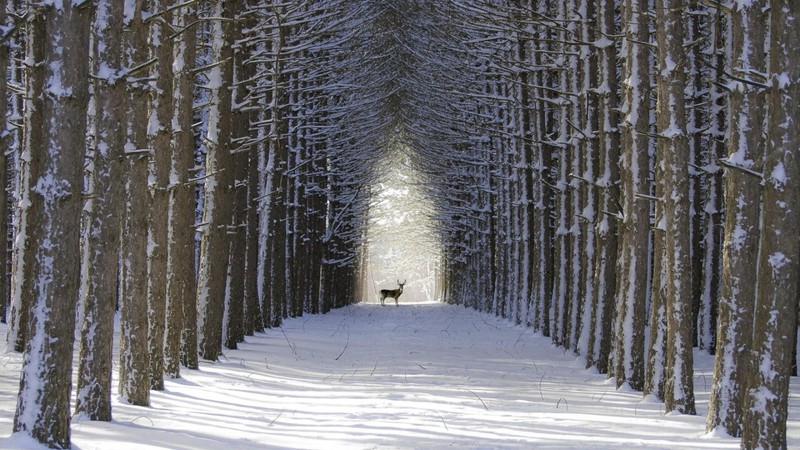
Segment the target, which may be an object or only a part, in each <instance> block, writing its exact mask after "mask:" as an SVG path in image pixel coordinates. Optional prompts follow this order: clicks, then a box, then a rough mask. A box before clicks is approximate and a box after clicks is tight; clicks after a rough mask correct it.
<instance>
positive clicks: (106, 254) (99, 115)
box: [75, 2, 126, 421]
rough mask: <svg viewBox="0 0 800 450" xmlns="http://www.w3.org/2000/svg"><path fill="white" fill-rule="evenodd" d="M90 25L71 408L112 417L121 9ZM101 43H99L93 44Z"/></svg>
mask: <svg viewBox="0 0 800 450" xmlns="http://www.w3.org/2000/svg"><path fill="white" fill-rule="evenodd" d="M95 14H96V15H95V24H94V33H95V38H94V54H93V60H94V67H93V72H94V80H95V81H94V102H95V111H96V112H95V128H96V129H97V132H96V133H95V158H94V199H92V200H91V202H92V208H91V211H90V213H89V214H90V216H89V230H88V255H89V257H88V264H89V267H87V272H88V278H87V280H86V281H87V285H86V287H85V288H84V289H85V290H84V298H83V310H84V318H83V327H82V330H81V349H80V362H79V364H80V368H79V369H78V385H77V392H78V398H77V403H76V407H75V410H76V412H79V413H84V414H86V415H88V416H89V418H90V419H91V420H103V421H109V420H111V374H112V364H113V363H112V361H113V357H112V349H113V337H114V314H115V313H116V309H117V280H118V276H119V264H118V262H119V251H120V245H119V243H120V233H119V230H120V224H121V219H122V214H121V208H120V207H119V205H120V204H122V203H123V202H124V199H125V190H124V187H125V185H124V184H123V183H120V180H122V179H124V178H125V176H126V175H125V152H124V150H123V145H124V143H125V129H124V128H123V125H122V124H123V123H125V114H124V113H125V105H124V103H121V102H120V99H124V98H125V95H126V94H125V81H124V79H118V78H117V77H118V76H119V75H120V74H121V73H122V70H123V67H122V36H121V34H120V33H119V30H120V29H122V15H123V8H122V4H121V3H119V2H100V3H99V4H98V7H97V12H96V13H95ZM99 43H102V45H98V44H99Z"/></svg>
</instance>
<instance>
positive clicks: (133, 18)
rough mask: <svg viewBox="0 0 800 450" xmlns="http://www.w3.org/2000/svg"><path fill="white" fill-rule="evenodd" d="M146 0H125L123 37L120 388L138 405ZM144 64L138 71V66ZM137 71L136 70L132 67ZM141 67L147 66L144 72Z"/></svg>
mask: <svg viewBox="0 0 800 450" xmlns="http://www.w3.org/2000/svg"><path fill="white" fill-rule="evenodd" d="M144 3H145V2H144V0H128V1H126V3H125V16H124V26H125V27H126V28H127V30H128V32H127V33H126V35H125V36H126V40H125V43H124V46H125V48H124V51H125V56H124V64H125V70H126V75H127V76H126V77H125V79H124V80H125V82H126V83H127V89H126V92H127V97H126V101H127V103H126V108H125V133H126V136H125V145H124V149H125V153H126V157H127V161H126V163H127V165H128V168H127V170H128V177H127V178H126V180H125V213H124V214H125V216H124V219H123V224H122V256H121V258H122V269H121V272H122V273H121V281H120V284H121V288H120V290H121V292H122V297H121V298H120V319H119V321H120V350H119V353H120V364H119V394H120V396H121V397H122V399H123V400H124V401H127V402H128V403H130V404H133V405H139V406H148V405H149V404H150V377H149V364H150V363H149V356H150V354H149V352H148V350H149V349H148V339H147V336H148V301H147V281H146V280H147V255H148V253H149V250H150V249H149V248H148V240H147V225H148V220H147V219H148V214H147V211H148V209H149V208H148V204H149V200H150V196H149V192H148V187H147V180H148V162H149V160H150V155H151V152H150V151H149V149H148V148H147V144H148V142H147V128H146V126H147V125H146V124H147V106H148V93H149V92H148V91H149V90H148V87H147V85H146V84H145V83H146V81H143V79H145V80H146V79H147V71H148V64H147V61H148V58H149V56H150V55H149V52H148V44H147V36H148V34H149V30H148V26H147V25H146V24H145V22H144V20H143V17H142V16H143V11H142V10H143V8H144ZM137 67H138V68H140V69H139V70H138V71H137V69H136V68H137ZM132 71H134V72H132ZM142 71H144V76H143V73H142Z"/></svg>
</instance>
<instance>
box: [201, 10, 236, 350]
mask: <svg viewBox="0 0 800 450" xmlns="http://www.w3.org/2000/svg"><path fill="white" fill-rule="evenodd" d="M238 4H239V2H224V1H222V0H214V1H213V2H212V3H211V11H210V12H211V15H212V16H213V17H220V18H222V19H223V20H216V21H214V22H213V23H212V24H211V36H210V40H211V41H210V46H211V59H212V61H213V64H214V65H213V66H212V67H211V69H210V70H209V73H208V84H207V85H206V88H207V89H208V91H209V106H208V107H209V112H208V131H207V133H206V136H205V144H206V177H207V178H206V180H205V196H204V198H203V200H204V206H203V220H202V223H203V228H202V230H201V238H200V239H201V240H200V266H199V270H198V274H197V308H198V327H199V331H198V340H199V352H200V356H201V357H202V358H203V359H205V360H209V361H215V360H216V359H217V356H219V353H220V351H221V350H222V326H223V313H224V306H225V289H226V285H227V283H226V282H227V274H228V261H229V257H228V254H229V252H230V236H229V234H228V233H229V231H230V227H231V225H232V219H233V189H234V186H233V184H234V182H235V179H234V164H233V154H232V153H231V151H232V150H233V148H232V144H231V122H230V120H231V118H230V112H231V95H232V93H231V80H232V78H233V42H232V37H233V26H234V25H233V21H232V20H231V19H233V18H234V12H235V9H236V7H237V6H238ZM224 19H228V20H224Z"/></svg>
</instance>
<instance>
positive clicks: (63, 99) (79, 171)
mask: <svg viewBox="0 0 800 450" xmlns="http://www.w3.org/2000/svg"><path fill="white" fill-rule="evenodd" d="M90 13H91V9H90V8H88V7H80V6H79V7H76V6H74V5H73V4H72V3H71V2H65V3H64V4H63V5H59V6H58V7H57V6H55V5H53V4H50V5H44V4H43V5H40V6H39V8H38V9H37V10H35V11H34V14H33V16H32V17H31V18H30V19H29V21H28V23H27V26H28V35H27V45H28V59H29V60H30V61H31V62H32V63H31V64H30V65H29V66H28V70H29V73H28V75H29V76H28V83H27V89H28V91H27V99H28V100H27V106H28V107H30V108H35V110H36V111H38V112H39V114H31V115H26V119H25V120H26V122H25V126H26V127H25V128H26V133H27V134H28V135H38V136H40V137H41V138H40V139H35V140H34V139H27V140H26V144H27V145H26V147H25V148H24V152H26V153H27V154H28V155H27V158H29V159H28V161H29V164H30V180H31V184H30V188H31V190H30V194H29V195H30V197H29V201H30V205H29V206H28V214H29V217H28V219H29V220H30V222H29V223H30V228H29V230H28V234H27V236H26V238H27V241H28V244H29V251H30V254H31V255H32V261H33V262H34V264H33V265H32V267H31V268H30V269H31V272H30V276H31V278H30V279H29V280H28V283H27V284H26V290H25V291H23V292H21V295H22V296H24V297H27V300H26V302H24V303H23V304H29V305H30V307H31V309H30V317H29V321H28V322H27V323H26V324H25V325H26V326H27V330H28V331H27V335H28V336H29V337H30V340H29V341H28V343H27V345H26V348H25V356H24V359H23V366H22V378H21V381H20V390H19V397H18V401H17V410H16V414H15V416H14V431H15V432H22V433H26V434H28V435H30V436H31V437H33V438H34V439H36V440H37V441H39V442H41V443H42V444H44V445H47V446H50V447H60V448H69V446H70V429H69V423H70V390H71V383H72V356H73V342H74V327H75V307H76V303H75V302H76V300H77V299H78V294H79V282H80V259H81V257H80V221H81V208H82V199H81V189H82V186H83V158H84V153H85V145H86V108H87V104H88V79H89V77H88V75H89V74H88V69H89V66H88V64H87V61H88V60H89V29H90V22H89V17H90ZM65 42H69V43H70V45H68V46H67V45H64V43H65Z"/></svg>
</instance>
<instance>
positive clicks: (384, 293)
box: [381, 280, 407, 306]
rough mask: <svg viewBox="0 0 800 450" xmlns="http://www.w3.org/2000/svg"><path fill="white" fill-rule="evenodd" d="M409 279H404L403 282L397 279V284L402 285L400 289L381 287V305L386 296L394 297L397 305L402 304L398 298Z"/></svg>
mask: <svg viewBox="0 0 800 450" xmlns="http://www.w3.org/2000/svg"><path fill="white" fill-rule="evenodd" d="M406 281H407V280H403V282H402V283H401V282H400V280H397V285H398V286H400V288H399V289H381V306H384V305H383V301H384V300H386V297H389V298H393V299H394V304H395V306H400V304H399V303H398V302H397V299H398V298H400V295H401V294H402V293H403V286H404V285H405V284H406Z"/></svg>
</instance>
